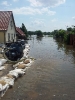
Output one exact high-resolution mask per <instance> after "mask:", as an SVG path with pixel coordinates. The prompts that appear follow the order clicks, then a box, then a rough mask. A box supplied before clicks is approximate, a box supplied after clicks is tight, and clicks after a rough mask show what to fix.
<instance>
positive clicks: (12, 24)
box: [5, 16, 16, 42]
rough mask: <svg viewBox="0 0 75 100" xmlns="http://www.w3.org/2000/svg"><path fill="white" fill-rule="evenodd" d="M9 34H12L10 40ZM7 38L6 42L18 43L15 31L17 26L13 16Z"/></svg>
mask: <svg viewBox="0 0 75 100" xmlns="http://www.w3.org/2000/svg"><path fill="white" fill-rule="evenodd" d="M8 34H10V38H9V35H8ZM5 37H6V42H13V40H14V41H16V30H15V25H14V21H13V16H11V18H10V21H9V25H8V30H7V32H6V35H5ZM9 40H10V41H9Z"/></svg>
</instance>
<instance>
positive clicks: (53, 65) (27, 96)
mask: <svg viewBox="0 0 75 100" xmlns="http://www.w3.org/2000/svg"><path fill="white" fill-rule="evenodd" d="M28 43H29V44H30V45H31V50H30V53H29V55H30V56H31V57H34V58H35V59H36V60H35V61H34V63H33V64H32V66H31V67H30V68H29V69H27V71H26V75H24V76H23V77H21V78H19V79H18V80H16V82H15V85H14V87H13V88H12V89H9V90H8V91H7V92H6V93H5V95H4V97H3V98H1V100H75V49H73V48H72V47H71V46H65V45H63V44H61V43H59V42H57V41H56V40H54V39H53V38H52V37H47V36H46V37H43V38H40V39H36V37H35V36H34V37H32V38H31V40H28Z"/></svg>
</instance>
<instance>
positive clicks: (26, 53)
mask: <svg viewBox="0 0 75 100" xmlns="http://www.w3.org/2000/svg"><path fill="white" fill-rule="evenodd" d="M29 50H30V44H26V45H25V49H24V50H23V53H24V55H23V58H28V53H29Z"/></svg>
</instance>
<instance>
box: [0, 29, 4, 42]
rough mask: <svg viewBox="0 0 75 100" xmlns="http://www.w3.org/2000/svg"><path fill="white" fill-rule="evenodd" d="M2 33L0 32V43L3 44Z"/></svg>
mask: <svg viewBox="0 0 75 100" xmlns="http://www.w3.org/2000/svg"><path fill="white" fill-rule="evenodd" d="M4 41H5V40H4V32H1V31H0V43H4Z"/></svg>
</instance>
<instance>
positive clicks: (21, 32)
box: [16, 27, 25, 36]
mask: <svg viewBox="0 0 75 100" xmlns="http://www.w3.org/2000/svg"><path fill="white" fill-rule="evenodd" d="M16 31H17V32H18V33H19V34H20V35H21V36H25V34H24V32H23V31H22V30H21V29H20V28H19V27H16Z"/></svg>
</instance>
